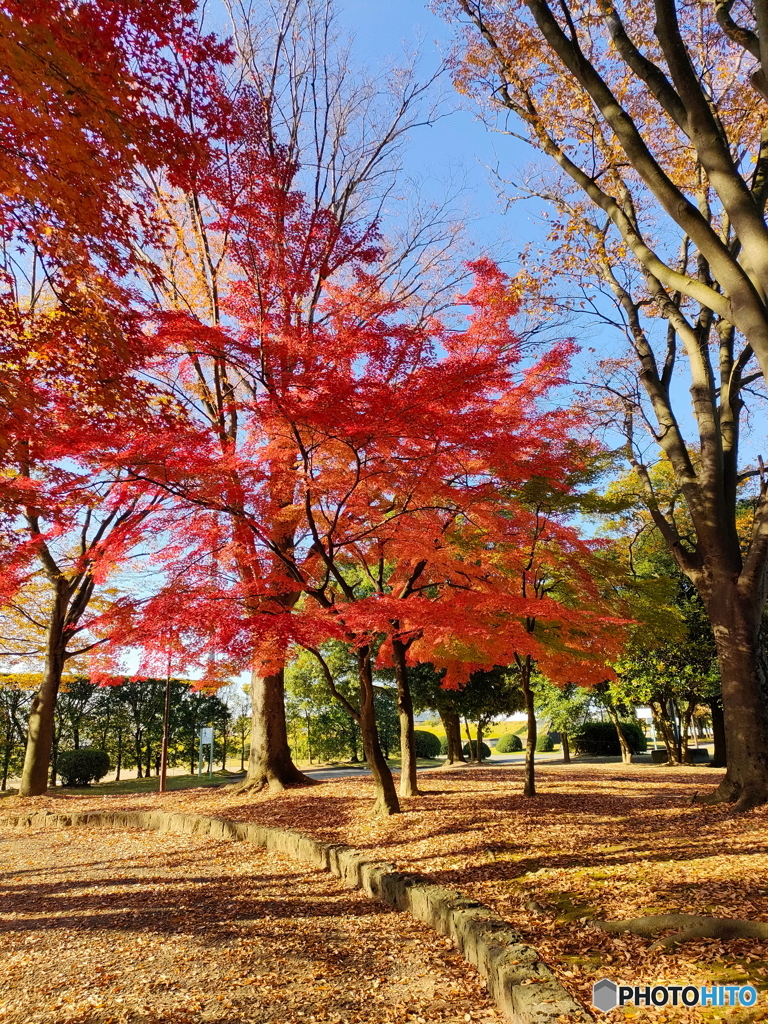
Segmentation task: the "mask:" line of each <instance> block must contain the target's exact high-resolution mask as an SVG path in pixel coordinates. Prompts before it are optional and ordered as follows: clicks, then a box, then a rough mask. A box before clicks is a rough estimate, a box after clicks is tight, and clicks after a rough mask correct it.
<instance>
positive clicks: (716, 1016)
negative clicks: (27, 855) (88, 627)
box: [2, 763, 768, 1024]
mask: <svg viewBox="0 0 768 1024" xmlns="http://www.w3.org/2000/svg"><path fill="white" fill-rule="evenodd" d="M720 775H721V773H720V772H719V771H717V770H714V769H708V768H664V767H658V766H656V767H651V766H647V765H621V764H607V765H606V764H585V765H573V766H563V765H556V764H552V763H548V764H546V765H543V766H542V767H540V769H539V771H538V778H539V796H537V797H536V798H535V799H534V800H525V799H524V798H523V797H522V796H521V795H520V793H521V790H522V771H521V769H520V768H518V767H516V766H515V767H499V766H496V767H486V768H476V767H467V768H458V769H438V770H435V771H432V772H426V773H424V774H423V776H421V777H420V780H419V782H420V786H421V787H422V788H423V789H424V790H425V796H423V797H418V798H412V799H410V800H406V801H404V802H403V806H404V813H403V814H402V815H399V816H395V817H393V818H389V819H383V820H382V819H379V820H376V819H372V818H371V816H370V806H371V800H372V787H371V784H370V781H369V780H368V779H365V778H354V779H340V780H338V781H336V782H328V783H325V784H323V785H321V786H314V787H311V788H307V789H294V790H291V791H289V792H287V793H285V794H283V795H281V796H277V797H270V796H269V795H253V794H241V795H237V794H233V793H232V792H231V791H228V790H218V791H204V790H197V791H195V790H189V791H187V792H185V793H171V794H168V795H166V796H165V797H164V798H159V797H152V798H149V797H146V796H141V795H136V796H134V797H119V798H118V797H116V798H110V799H108V800H104V799H103V798H99V799H93V798H89V797H87V796H77V797H64V796H62V795H61V794H60V793H56V795H49V796H46V797H37V798H34V799H30V800H26V801H22V800H20V799H19V798H16V797H11V798H8V799H7V800H6V801H4V802H3V810H2V813H14V812H17V811H19V810H22V809H25V808H32V807H34V808H42V807H45V806H49V807H51V808H52V809H56V810H63V809H64V807H63V806H62V804H63V803H64V804H66V806H72V807H73V809H74V808H75V807H77V808H78V809H86V808H87V807H94V808H105V807H108V808H109V809H117V808H118V807H125V808H129V809H135V810H139V809H144V808H151V807H155V806H162V807H163V808H165V809H171V808H174V809H179V810H183V809H188V810H190V811H192V812H196V813H201V814H214V815H221V816H225V817H229V818H232V819H236V820H241V821H259V822H262V823H264V824H271V825H277V826H283V827H291V828H297V829H299V830H301V831H303V832H305V833H307V834H311V835H313V836H315V837H316V838H319V839H323V840H326V841H334V840H335V841H337V842H344V843H349V844H350V845H353V846H356V847H358V848H361V849H364V850H368V851H370V852H371V853H373V854H375V855H376V856H381V857H385V858H386V859H389V860H392V861H394V863H395V864H396V865H397V866H398V867H400V868H401V869H411V870H413V869H416V870H419V871H422V872H424V873H425V874H428V875H429V876H431V877H432V878H433V879H435V880H436V881H439V882H441V883H443V884H445V885H447V886H450V887H451V888H457V889H460V890H462V891H464V892H466V893H468V894H470V895H473V896H475V897H477V898H478V899H480V900H482V901H483V902H485V903H487V904H489V905H491V906H493V907H494V908H495V909H496V910H497V911H498V912H499V913H501V914H502V915H503V916H505V917H506V918H507V919H508V920H510V921H512V922H513V923H514V924H515V925H516V926H517V927H518V928H519V929H520V931H521V932H522V933H523V935H524V936H525V938H526V939H527V940H528V941H530V942H531V943H532V944H533V945H534V946H536V948H537V949H538V950H539V951H540V952H541V953H542V955H543V957H544V959H546V960H547V962H548V963H549V964H550V966H552V968H553V969H554V970H555V971H556V972H557V974H558V975H559V977H560V979H561V980H562V981H563V983H564V984H565V985H566V987H567V988H569V989H570V991H571V992H573V994H574V995H575V996H576V997H577V998H579V999H580V1000H581V1001H582V1002H583V1003H584V1005H585V1006H589V1005H590V1001H591V987H592V983H593V982H594V981H595V980H597V979H599V978H601V977H603V976H607V977H609V978H612V979H613V980H615V981H621V982H624V983H627V984H630V983H631V984H654V983H661V982H667V983H671V984H678V983H684V984H688V983H691V984H695V985H701V984H707V985H709V984H724V985H725V984H740V983H746V982H747V981H751V983H752V984H754V985H755V986H756V987H757V988H758V989H759V991H760V998H759V1001H758V1004H757V1006H756V1007H753V1008H752V1009H750V1010H747V1011H744V1010H742V1011H739V1012H734V1011H731V1010H729V1009H728V1008H722V1009H721V1008H712V1009H708V1010H698V1009H696V1010H687V1009H684V1008H682V1007H681V1008H677V1009H674V1010H666V1011H665V1010H658V1011H657V1010H653V1009H645V1008H644V1009H642V1010H640V1011H639V1015H638V1017H637V1018H636V1019H638V1020H643V1021H645V1020H654V1021H665V1022H675V1024H677V1022H680V1024H683V1022H684V1024H689V1022H702V1021H707V1022H709V1021H717V1020H723V1021H729V1022H734V1024H735V1022H736V1021H760V1020H768V988H767V985H766V983H767V980H768V945H767V944H760V943H755V942H753V941H738V942H737V941H733V942H726V943H721V942H719V941H715V940H702V941H699V942H696V943H690V944H686V945H685V946H683V947H680V948H679V949H677V950H675V951H668V950H665V951H663V952H658V951H654V950H652V949H651V948H650V947H651V942H650V941H649V940H647V939H642V938H639V937H636V936H629V935H627V936H609V935H606V934H604V933H602V932H599V931H598V930H597V929H595V928H593V927H591V926H590V925H589V924H588V923H587V922H585V921H583V920H580V919H581V918H584V917H590V916H600V917H604V918H609V919H615V918H623V917H631V916H636V915H641V914H651V913H671V912H685V913H702V914H714V915H722V916H729V917H746V918H754V919H757V920H763V921H768V809H766V808H763V809H759V810H756V811H752V812H750V813H748V814H746V815H740V816H733V815H732V813H731V812H730V810H729V809H728V808H727V807H723V806H721V807H701V806H698V805H696V806H694V805H691V798H692V796H693V795H694V793H695V792H697V791H698V792H706V791H707V790H709V789H711V788H712V787H713V786H714V785H716V783H717V781H718V780H719V778H720ZM531 899H535V900H537V901H538V902H540V903H543V904H546V905H548V906H549V907H550V908H552V911H553V913H551V914H549V915H548V916H543V917H541V916H537V915H535V914H533V913H530V912H529V911H528V910H526V907H525V904H526V902H527V901H529V900H531ZM427 1019H428V1020H429V1018H427ZM600 1019H601V1020H606V1021H620V1020H626V1019H627V1013H626V1012H625V1011H623V1010H622V1011H619V1010H617V1011H614V1012H613V1013H612V1014H608V1015H604V1016H601V1017H600Z"/></svg>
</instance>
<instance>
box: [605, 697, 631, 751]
mask: <svg viewBox="0 0 768 1024" xmlns="http://www.w3.org/2000/svg"><path fill="white" fill-rule="evenodd" d="M605 710H606V711H607V712H608V717H609V718H610V720H611V721H612V722H613V727H614V729H615V730H616V735H617V736H618V738H619V746H620V747H621V760H622V763H623V764H632V748H631V747H630V745H629V744H628V743H627V737H626V736H625V735H624V730H623V729H622V728H621V722H620V721H619V716H618V713H617V711H616V708H615V707H613V705H612V704H608V703H606V705H605Z"/></svg>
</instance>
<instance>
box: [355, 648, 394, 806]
mask: <svg viewBox="0 0 768 1024" xmlns="http://www.w3.org/2000/svg"><path fill="white" fill-rule="evenodd" d="M357 675H358V682H359V684H360V732H361V734H362V737H363V750H364V751H365V760H366V761H367V763H368V767H369V768H370V771H371V775H372V776H373V782H374V785H375V787H376V800H375V802H374V805H373V813H374V814H378V815H382V816H386V815H389V814H399V813H400V803H399V801H398V799H397V792H396V790H395V782H394V779H393V778H392V772H391V771H390V770H389V765H388V764H387V762H386V760H385V759H384V754H383V753H382V751H381V745H380V744H379V734H378V731H377V729H376V710H375V707H374V702H373V677H372V675H371V652H370V648H368V647H361V648H360V649H359V650H358V651H357Z"/></svg>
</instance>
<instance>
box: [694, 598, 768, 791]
mask: <svg viewBox="0 0 768 1024" xmlns="http://www.w3.org/2000/svg"><path fill="white" fill-rule="evenodd" d="M735 591H736V588H735V587H734V585H733V583H730V585H728V584H727V583H723V584H722V585H720V586H714V587H713V588H712V594H711V595H710V599H709V601H708V602H707V611H708V612H709V618H710V622H711V623H712V629H713V631H714V634H715V643H716V644H717V653H718V659H719V662H720V681H721V686H722V693H723V717H724V724H725V738H726V745H727V749H728V767H727V771H726V773H725V778H724V779H723V781H722V782H721V783H720V785H719V786H718V787H717V789H716V790H715V791H714V792H713V793H712V794H711V795H710V796H709V797H707V798H706V801H707V802H708V803H721V802H723V801H728V802H733V803H735V805H736V806H735V810H736V811H746V810H749V809H750V808H751V807H755V806H757V805H758V804H763V803H766V802H767V801H768V710H767V709H766V679H765V676H764V673H763V667H762V660H761V657H760V643H759V632H760V622H761V618H762V612H761V609H762V606H763V603H764V602H763V601H762V600H758V595H754V594H753V595H750V596H749V598H746V597H744V596H743V595H742V594H740V593H738V592H735Z"/></svg>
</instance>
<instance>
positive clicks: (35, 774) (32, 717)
mask: <svg viewBox="0 0 768 1024" xmlns="http://www.w3.org/2000/svg"><path fill="white" fill-rule="evenodd" d="M65 609H66V602H65V595H64V593H63V590H62V591H61V592H60V593H59V594H57V597H56V605H55V607H54V609H53V611H52V613H51V621H50V624H49V626H48V637H47V648H46V658H45V670H44V672H43V681H42V683H41V684H40V689H39V690H38V691H37V693H36V694H35V696H34V698H33V699H32V707H31V710H30V713H29V727H28V729H27V749H26V752H25V754H24V768H23V769H22V773H21V785H20V786H19V795H20V796H41V795H42V794H43V793H45V791H46V790H47V788H48V769H49V767H50V763H51V752H52V749H53V734H54V726H55V722H54V713H55V711H56V698H57V696H58V693H59V687H60V686H61V674H62V672H63V671H64V645H63V644H62V642H61V632H62V629H63V622H64V611H65Z"/></svg>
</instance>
